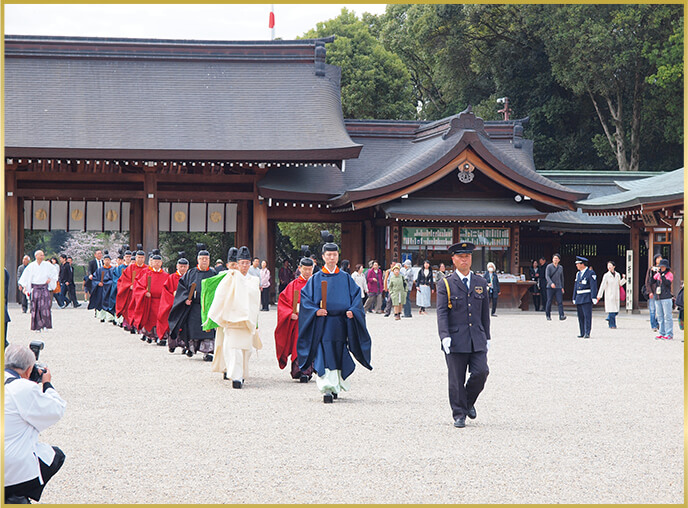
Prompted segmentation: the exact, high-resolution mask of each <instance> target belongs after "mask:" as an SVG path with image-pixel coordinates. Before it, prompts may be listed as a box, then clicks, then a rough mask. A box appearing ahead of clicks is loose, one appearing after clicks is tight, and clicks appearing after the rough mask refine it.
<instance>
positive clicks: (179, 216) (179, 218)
mask: <svg viewBox="0 0 688 508" xmlns="http://www.w3.org/2000/svg"><path fill="white" fill-rule="evenodd" d="M174 221H175V222H178V223H180V224H181V223H182V222H184V221H186V214H185V213H184V212H182V211H181V210H180V211H178V212H174Z"/></svg>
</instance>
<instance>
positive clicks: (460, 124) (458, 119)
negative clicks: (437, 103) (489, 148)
mask: <svg viewBox="0 0 688 508" xmlns="http://www.w3.org/2000/svg"><path fill="white" fill-rule="evenodd" d="M461 130H471V131H476V132H478V133H479V134H482V135H483V136H487V133H486V132H485V122H484V121H483V119H482V118H480V117H479V116H475V113H473V106H471V105H470V104H469V105H468V107H467V108H466V109H464V110H463V111H462V112H461V113H459V114H458V115H456V116H454V117H453V118H452V119H451V120H450V121H449V129H448V130H447V132H445V133H444V135H443V136H442V139H447V138H449V137H451V136H453V135H454V134H456V133H457V132H459V131H461Z"/></svg>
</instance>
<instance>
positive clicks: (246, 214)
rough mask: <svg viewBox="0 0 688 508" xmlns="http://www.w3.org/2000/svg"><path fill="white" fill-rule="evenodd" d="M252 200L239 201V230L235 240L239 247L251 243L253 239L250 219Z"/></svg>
mask: <svg viewBox="0 0 688 508" xmlns="http://www.w3.org/2000/svg"><path fill="white" fill-rule="evenodd" d="M249 208H250V202H249V201H245V200H243V201H239V202H238V203H237V230H236V234H235V235H234V242H235V244H236V247H237V248H239V247H241V246H242V245H246V246H248V245H249V242H250V239H251V231H250V227H249V224H250V222H249V219H250V215H251V210H250V209H249Z"/></svg>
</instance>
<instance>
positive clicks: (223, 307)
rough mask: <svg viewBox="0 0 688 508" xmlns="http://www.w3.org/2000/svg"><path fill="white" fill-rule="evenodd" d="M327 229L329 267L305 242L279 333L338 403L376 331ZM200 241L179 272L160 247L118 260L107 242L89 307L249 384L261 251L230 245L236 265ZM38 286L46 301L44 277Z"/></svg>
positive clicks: (257, 342) (281, 345) (286, 358)
mask: <svg viewBox="0 0 688 508" xmlns="http://www.w3.org/2000/svg"><path fill="white" fill-rule="evenodd" d="M324 238H325V240H326V242H325V244H324V246H323V248H322V257H323V260H324V263H325V264H324V266H323V267H322V269H321V270H319V271H317V273H315V275H313V273H314V269H315V268H316V262H315V261H314V259H313V258H314V256H311V254H310V251H306V252H304V256H303V258H302V259H301V260H300V262H299V270H298V277H296V278H295V279H294V280H292V281H291V282H289V283H288V284H287V285H286V287H284V289H283V291H282V292H281V293H280V294H279V297H278V305H277V311H278V316H277V326H276V328H275V332H274V338H275V350H276V354H277V363H278V366H279V368H280V369H284V368H285V367H286V366H287V365H289V375H290V376H291V378H292V379H294V380H297V381H298V382H299V383H308V382H309V381H310V380H311V379H312V377H313V376H315V382H316V386H317V388H318V389H319V391H320V393H321V394H322V396H323V402H325V403H332V402H333V401H334V400H336V399H337V398H338V396H339V394H340V393H341V392H342V391H347V390H349V388H350V380H349V377H350V376H351V374H352V373H353V371H354V369H355V362H354V359H355V360H356V361H358V363H360V364H361V365H363V366H364V367H366V368H367V369H372V367H371V364H370V349H371V339H370V335H369V333H368V329H367V327H366V321H365V311H364V310H363V304H362V300H361V291H360V288H359V286H358V285H357V284H356V283H355V282H354V280H353V279H352V278H351V276H350V275H349V274H348V273H347V272H346V271H343V270H340V269H339V267H338V266H337V265H338V261H339V247H338V246H337V245H336V244H335V243H334V238H333V237H332V235H329V234H328V235H326V236H325V237H324ZM196 248H197V254H196V264H195V266H193V265H192V264H191V263H190V261H189V259H187V258H186V253H185V252H179V253H178V259H177V263H176V270H175V272H174V273H167V271H165V270H163V268H162V265H163V261H164V260H163V257H162V255H161V253H160V250H158V249H153V250H152V251H151V252H150V253H148V254H146V252H145V251H144V250H143V247H142V245H141V244H138V245H137V246H136V249H134V250H130V249H129V246H128V245H125V246H123V247H122V249H120V250H119V256H117V258H116V259H115V260H114V261H113V259H112V258H111V256H110V254H109V253H108V252H107V251H104V255H102V260H101V259H100V258H99V259H98V263H97V264H95V263H94V270H93V271H92V272H91V274H90V275H89V283H90V298H89V305H88V308H89V309H92V310H93V312H94V316H95V317H96V318H97V319H99V320H100V321H101V322H103V323H105V322H107V323H112V324H113V325H114V326H118V327H120V328H122V329H124V330H126V331H128V332H129V333H130V334H134V335H139V338H140V339H141V340H142V341H144V342H147V343H149V344H157V345H158V346H164V347H167V349H168V351H169V353H171V354H176V353H177V350H178V349H179V350H181V354H182V355H186V356H188V357H189V358H192V357H194V356H195V355H196V354H197V353H200V354H201V355H202V357H203V360H204V361H206V362H212V363H211V370H212V372H217V373H219V374H222V376H223V379H224V380H228V381H231V383H232V387H233V388H235V389H241V388H243V387H244V384H245V383H247V382H248V383H250V378H249V362H250V359H251V356H252V354H253V352H254V350H255V351H257V350H260V349H262V341H261V335H260V331H261V330H260V323H259V318H258V316H259V315H260V310H261V279H260V278H259V277H256V276H255V275H253V274H252V273H251V271H250V270H249V269H250V268H251V262H252V260H253V258H252V256H251V252H250V250H249V248H248V247H246V246H242V247H239V248H236V247H232V248H230V249H229V252H228V255H227V264H226V269H225V267H223V266H221V265H219V266H218V265H216V266H215V267H211V266H210V252H209V251H208V250H207V248H206V246H205V245H204V244H196ZM101 254H102V253H101ZM146 258H148V259H146ZM29 268H31V270H34V271H36V272H38V271H39V268H42V267H38V268H33V267H32V266H31V265H29ZM27 273H28V274H29V276H32V277H33V275H32V274H33V272H31V271H30V270H27ZM29 276H27V277H25V280H27V281H28V280H29ZM45 278H46V279H47V277H45ZM36 280H37V281H38V282H41V281H42V279H41V280H38V278H36ZM27 286H28V283H27ZM34 286H35V293H36V295H35V299H36V301H39V300H40V298H41V296H42V295H41V293H40V290H42V287H41V286H39V285H38V284H34ZM45 287H46V292H47V291H48V289H49V285H48V284H46V285H45ZM37 307H39V306H37ZM39 310H40V307H39ZM35 321H36V324H35V326H36V327H40V326H50V324H49V323H46V322H43V321H42V320H41V317H40V316H37V318H36V319H35ZM263 338H265V337H263Z"/></svg>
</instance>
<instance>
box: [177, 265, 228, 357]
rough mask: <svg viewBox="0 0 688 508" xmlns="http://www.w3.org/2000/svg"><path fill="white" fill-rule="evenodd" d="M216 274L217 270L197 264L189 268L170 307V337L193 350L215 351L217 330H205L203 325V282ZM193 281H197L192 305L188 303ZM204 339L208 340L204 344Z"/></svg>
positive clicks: (180, 281) (180, 280)
mask: <svg viewBox="0 0 688 508" xmlns="http://www.w3.org/2000/svg"><path fill="white" fill-rule="evenodd" d="M215 275H217V272H216V271H215V270H213V269H212V268H209V269H208V270H206V271H201V270H199V269H198V267H197V266H196V267H194V268H191V269H189V271H188V272H186V273H185V274H184V277H182V278H181V279H179V285H178V286H177V294H176V295H175V297H174V302H173V303H172V308H171V309H170V317H169V326H170V338H171V339H172V340H177V341H182V342H184V344H186V345H187V348H189V349H191V350H192V352H196V351H201V352H203V353H212V352H213V351H214V339H215V330H208V331H203V328H202V327H201V324H202V323H201V282H202V281H203V279H207V278H209V277H213V276H215ZM193 283H196V288H195V291H194V294H193V295H192V297H193V298H192V300H191V305H186V300H187V299H188V298H189V290H190V289H191V285H192V284H193ZM203 341H208V342H206V343H205V344H204V342H203ZM211 346H212V347H211ZM208 348H209V349H208Z"/></svg>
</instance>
